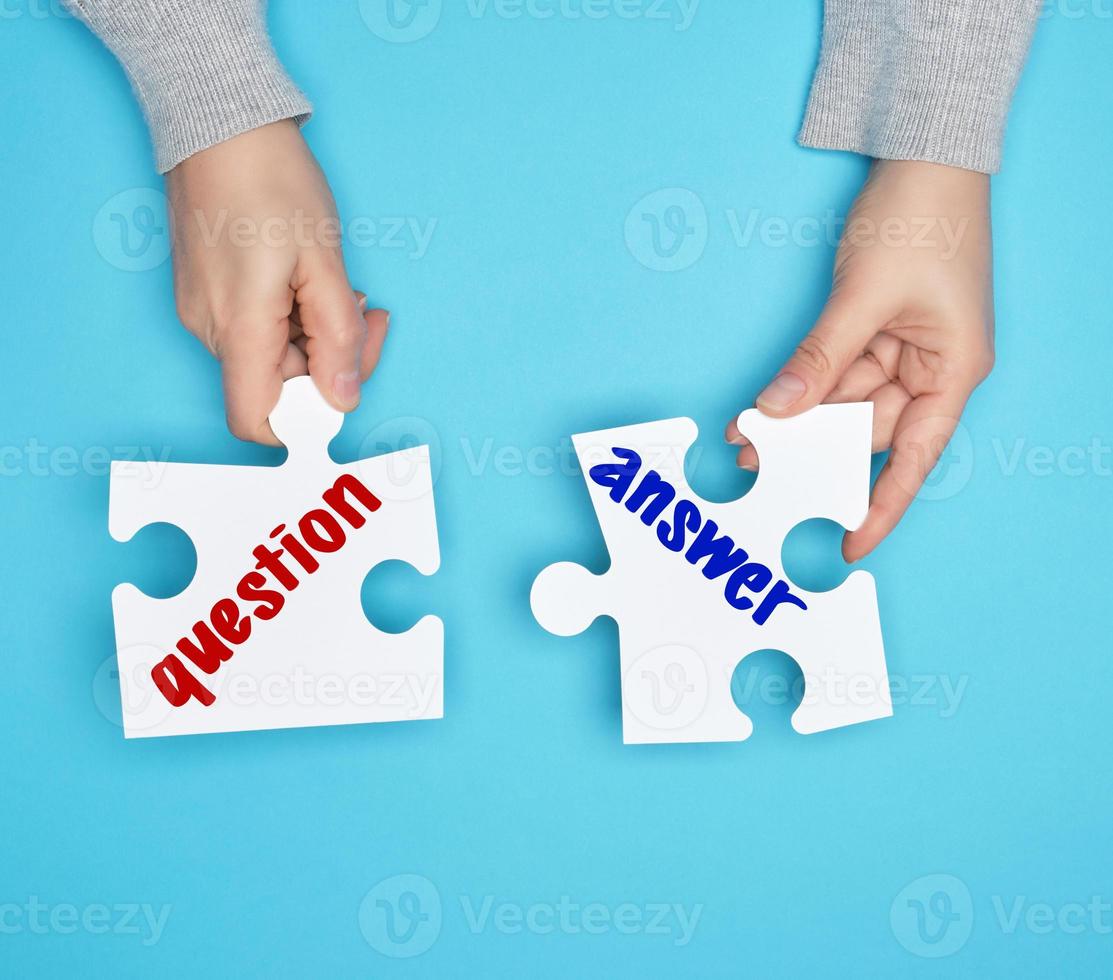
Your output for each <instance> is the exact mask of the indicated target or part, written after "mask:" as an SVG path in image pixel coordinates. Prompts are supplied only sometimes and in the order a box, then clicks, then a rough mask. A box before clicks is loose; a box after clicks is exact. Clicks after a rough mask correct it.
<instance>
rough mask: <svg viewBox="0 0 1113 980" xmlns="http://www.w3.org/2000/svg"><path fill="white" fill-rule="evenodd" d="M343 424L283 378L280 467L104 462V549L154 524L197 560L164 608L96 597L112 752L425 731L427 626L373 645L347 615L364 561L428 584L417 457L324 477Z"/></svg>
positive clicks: (369, 462)
mask: <svg viewBox="0 0 1113 980" xmlns="http://www.w3.org/2000/svg"><path fill="white" fill-rule="evenodd" d="M342 421H343V416H342V415H341V413H340V412H337V411H335V410H334V409H333V408H331V407H330V406H329V405H328V404H327V403H326V402H325V400H324V399H323V398H322V397H321V395H320V393H319V392H318V391H317V389H316V386H315V385H314V383H313V382H312V381H311V380H310V379H309V378H307V377H301V378H294V379H292V380H290V381H287V382H286V384H285V386H284V387H283V390H282V395H281V398H280V399H279V402H278V405H277V407H276V408H275V410H274V412H273V413H272V414H271V425H272V427H273V429H274V432H275V434H276V435H277V436H278V438H279V439H281V440H282V442H283V443H284V444H285V445H286V447H287V448H288V450H289V455H288V458H287V459H286V461H285V462H284V463H283V464H282V465H280V466H277V467H271V466H215V465H205V464H194V463H168V464H167V463H156V464H142V463H136V462H127V463H121V462H114V463H113V464H112V477H111V488H110V502H109V518H108V523H109V530H110V532H111V534H112V536H113V537H114V538H116V539H117V540H118V541H127V540H129V539H130V538H131V537H133V536H134V535H135V534H136V532H138V531H139V530H140V529H142V528H143V527H145V526H147V525H149V524H153V523H156V522H166V523H169V524H175V525H177V526H178V527H180V528H181V529H182V530H183V531H185V532H186V534H188V535H189V537H190V538H191V539H192V541H193V545H194V548H195V549H196V552H197V571H196V573H195V575H194V577H193V580H192V581H191V582H190V584H189V586H188V587H187V588H186V589H185V590H184V591H183V592H181V593H180V594H178V595H176V596H173V597H172V598H169V599H152V598H151V597H150V596H147V595H145V594H143V593H142V592H140V591H139V590H138V589H137V588H135V586H133V585H127V584H125V585H120V586H117V588H116V589H115V590H114V591H113V593H112V612H113V618H114V620H115V626H116V652H117V659H118V662H119V671H120V691H121V700H122V702H123V714H124V735H125V737H127V738H144V737H150V736H160V735H192V734H199V733H205V732H231V731H250V730H256V729H268V728H298V727H304V726H310V725H345V724H359V723H364V722H379V721H409V720H415V719H419V718H440V717H442V714H443V689H442V679H443V649H444V628H443V625H442V623H441V621H440V620H439V619H437V618H436V617H434V616H426V617H424V618H423V619H422V620H421V621H420V622H418V623H417V624H416V625H415V626H414V627H413V628H412V629H410V630H409V631H408V632H405V633H400V634H392V633H384V632H381V631H380V630H378V629H376V628H375V627H374V626H372V625H371V624H370V623H369V622H368V621H367V618H366V617H365V616H364V614H363V610H362V608H361V604H360V591H361V587H362V585H363V581H364V579H365V578H366V576H367V574H368V572H370V570H371V569H372V568H373V567H374V566H375V565H378V564H380V563H381V562H384V561H389V560H391V559H398V560H401V561H405V562H408V563H409V564H410V565H412V566H414V567H415V568H416V569H417V570H418V571H419V572H422V573H423V574H425V575H431V574H433V572H435V571H436V570H437V567H438V565H439V563H440V553H439V549H438V545H437V525H436V515H435V513H434V509H433V484H432V477H431V472H430V466H429V450H428V447H427V446H417V447H415V448H412V449H405V450H403V451H401V452H395V453H390V454H389V455H384V456H377V457H374V458H371V459H364V460H359V461H357V462H355V463H350V464H347V465H344V466H340V465H338V464H336V463H334V462H333V461H332V459H331V458H330V457H329V454H328V443H329V440H330V439H331V438H332V437H333V436H334V435H336V433H337V432H338V431H339V430H340V425H341V422H342ZM202 641H206V642H202Z"/></svg>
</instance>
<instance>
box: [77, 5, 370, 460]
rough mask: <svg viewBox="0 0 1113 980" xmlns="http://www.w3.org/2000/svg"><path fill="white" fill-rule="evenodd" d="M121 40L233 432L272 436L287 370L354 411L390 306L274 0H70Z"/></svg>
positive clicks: (187, 307) (179, 274)
mask: <svg viewBox="0 0 1113 980" xmlns="http://www.w3.org/2000/svg"><path fill="white" fill-rule="evenodd" d="M67 3H68V4H69V5H70V7H71V9H73V10H74V11H75V12H76V13H77V14H78V15H79V16H80V17H81V18H82V19H84V20H85V21H86V23H88V24H89V26H90V27H91V28H92V29H93V30H94V31H96V33H97V34H99V35H100V37H101V38H102V39H103V40H104V41H105V43H106V44H108V46H109V47H110V48H111V49H112V50H113V51H114V52H115V54H116V55H117V57H118V58H119V59H120V62H121V63H122V64H123V66H124V68H125V70H126V71H127V73H128V75H129V77H130V78H131V81H132V84H133V85H134V87H135V91H136V94H137V95H138V98H139V101H140V102H141V103H142V105H143V109H144V112H145V113H146V116H147V120H148V122H149V124H150V128H151V135H152V139H153V141H154V145H155V157H156V161H157V165H158V169H159V171H160V172H163V173H166V175H167V180H166V182H167V191H168V195H169V200H170V212H171V217H172V219H173V222H172V224H173V230H174V287H175V293H176V295H177V303H178V313H179V316H180V317H181V319H182V321H183V322H184V323H185V325H186V327H187V329H188V330H189V331H190V332H191V333H192V334H194V335H195V336H196V337H197V338H198V339H199V340H201V342H202V343H204V344H205V346H206V347H207V348H208V349H209V350H210V351H211V352H212V354H213V355H214V356H216V357H217V358H218V359H219V360H220V363H221V368H222V373H223V378H224V400H225V408H226V412H227V416H228V426H229V428H230V429H231V431H232V432H233V433H234V434H235V435H237V436H239V437H240V438H242V439H249V440H254V441H257V442H268V443H273V442H275V441H276V440H275V437H274V433H273V432H272V431H271V428H270V424H269V422H268V421H267V419H268V416H269V415H270V412H271V409H273V408H274V406H275V404H276V403H277V401H278V395H279V393H280V392H281V390H282V382H283V380H284V379H285V378H289V377H292V376H294V375H298V374H309V375H311V376H312V377H313V379H314V381H316V383H317V387H318V389H319V390H320V392H321V394H322V395H323V396H324V398H325V399H326V400H327V401H329V402H330V403H331V404H332V405H333V406H334V407H336V408H338V409H340V410H341V411H351V410H352V409H354V408H355V407H356V405H358V404H359V398H360V385H361V384H362V383H363V382H364V381H366V380H367V378H368V376H369V375H370V374H371V371H372V370H373V369H374V367H375V364H376V362H377V361H378V357H379V351H380V350H381V348H382V345H383V340H384V338H385V335H386V329H387V313H386V311H385V310H368V309H367V301H366V297H364V296H363V294H362V293H358V292H354V291H353V290H352V287H351V285H350V283H349V280H348V275H347V272H346V271H345V268H344V257H343V253H342V247H341V246H342V243H341V240H340V234H339V227H340V224H339V221H338V219H337V215H336V205H335V203H334V201H333V197H332V193H331V191H330V190H329V186H328V181H327V180H326V179H325V175H324V174H323V173H322V172H321V169H320V167H319V166H318V165H317V161H316V160H315V159H314V158H313V154H312V153H311V152H310V150H309V147H308V146H307V145H306V143H305V140H304V139H303V138H302V135H301V133H300V131H299V129H298V126H297V125H296V123H300V122H302V121H304V120H305V119H306V118H307V117H308V115H309V112H310V106H309V102H308V101H307V100H306V98H305V96H304V95H302V94H301V92H299V91H298V89H297V87H296V86H295V85H294V83H293V82H292V81H291V80H290V78H289V77H288V76H287V75H286V72H285V71H284V70H283V69H282V66H281V65H280V64H279V63H278V59H277V58H276V57H275V54H274V50H273V49H272V47H271V43H270V39H269V37H268V36H267V29H266V17H265V15H266V4H265V2H264V0H191V2H187V0H67Z"/></svg>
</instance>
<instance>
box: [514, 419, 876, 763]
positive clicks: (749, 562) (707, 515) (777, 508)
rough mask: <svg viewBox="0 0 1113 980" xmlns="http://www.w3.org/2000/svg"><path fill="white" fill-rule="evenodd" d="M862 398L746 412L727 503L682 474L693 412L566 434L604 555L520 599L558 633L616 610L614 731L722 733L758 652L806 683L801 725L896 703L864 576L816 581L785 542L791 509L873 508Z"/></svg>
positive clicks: (649, 737) (710, 736) (817, 725)
mask: <svg viewBox="0 0 1113 980" xmlns="http://www.w3.org/2000/svg"><path fill="white" fill-rule="evenodd" d="M872 410H873V408H872V405H870V404H868V403H866V404H851V405H823V406H820V407H818V408H815V409H813V410H811V411H810V412H806V413H804V414H803V415H800V416H797V417H796V418H792V419H771V418H768V417H766V416H765V415H762V414H761V413H760V412H758V411H757V410H756V409H750V410H749V411H746V412H743V413H742V414H741V415H740V416H739V419H738V427H739V429H740V430H741V431H742V433H743V434H744V435H745V436H746V437H747V438H748V439H750V441H751V442H752V443H753V445H754V447H755V448H756V449H757V452H758V457H759V459H760V461H761V468H760V472H759V474H758V478H757V482H756V483H755V485H754V487H753V489H752V490H751V491H750V492H749V493H748V494H746V495H745V496H744V497H742V498H741V499H739V500H735V501H732V502H730V503H725V504H716V503H709V502H708V501H705V500H702V499H700V498H699V497H698V496H696V494H695V493H694V492H693V491H692V490H691V488H690V487H689V486H688V482H687V480H686V479H685V476H684V458H685V456H686V455H687V453H688V450H689V449H690V447H691V446H692V444H693V443H694V442H695V439H696V426H695V423H694V422H692V421H691V419H670V420H668V421H663V422H648V423H645V424H642V425H631V426H626V427H623V428H618V429H607V430H603V431H600V432H590V433H586V434H583V435H578V436H574V437H573V440H572V441H573V444H574V445H575V448H576V454H577V455H578V457H579V460H580V465H581V467H582V469H583V474H584V480H585V482H586V483H587V487H588V491H589V493H590V495H591V501H592V504H593V505H594V507H595V513H596V516H597V517H598V520H599V525H600V527H601V528H602V531H603V537H604V539H605V541H606V544H607V550H608V551H609V553H610V556H611V567H610V569H609V570H608V571H607V572H605V573H604V574H602V575H593V574H592V573H590V572H588V571H587V570H586V569H584V568H582V567H581V566H579V565H575V564H570V563H567V562H563V563H559V564H556V565H551V566H549V567H548V568H546V569H545V570H544V571H542V572H541V574H540V575H539V576H538V577H537V580H536V581H535V582H534V585H533V589H532V592H531V594H530V603H531V605H532V607H533V612H534V616H535V617H536V618H537V621H538V622H539V623H540V624H541V625H542V626H543V627H544V628H545V629H547V630H548V631H549V632H551V633H555V634H557V635H558V636H571V635H574V634H576V633H580V632H582V631H583V630H585V629H587V627H588V626H589V625H590V624H591V623H592V621H593V620H595V619H596V618H597V617H599V616H611V617H612V618H613V619H615V621H616V622H617V623H618V632H619V644H620V659H621V666H622V731H623V741H624V742H626V743H628V744H629V743H646V742H734V741H741V740H743V739H745V738H748V737H749V735H750V734H751V732H752V729H753V725H752V723H751V721H750V719H749V718H748V717H747V716H746V715H745V714H744V713H742V712H741V711H739V709H738V707H737V705H736V704H735V702H734V700H733V698H732V697H731V691H730V685H731V677H732V675H733V674H734V670H735V668H736V667H737V666H738V664H739V663H740V662H741V661H742V660H743V659H744V658H745V657H746V656H748V655H749V654H751V653H754V652H756V651H758V650H765V649H776V650H781V651H783V652H784V653H786V654H788V655H789V656H790V657H792V658H793V659H794V660H795V661H796V662H797V664H799V666H800V668H801V670H802V671H803V673H804V682H805V688H804V695H803V699H802V702H801V704H800V706H799V707H798V708H797V709H796V711H795V713H794V714H793V716H792V724H793V727H794V728H795V729H796V730H797V731H798V732H801V733H804V734H807V733H812V732H820V731H825V730H827V729H830V728H838V727H841V726H843V725H851V724H855V723H857V722H861V721H869V720H871V719H874V718H884V717H888V716H889V715H891V714H892V703H891V699H890V694H889V681H888V674H887V671H886V667H885V653H884V648H883V646H882V641H881V625H880V619H879V617H878V610H877V592H876V588H875V586H874V580H873V577H872V576H871V575H870V574H869V573H868V572H865V571H861V570H859V571H855V572H852V573H851V574H850V575H849V576H848V577H847V579H846V581H845V582H843V584H842V585H840V586H839V587H838V588H836V589H833V590H831V591H829V592H822V593H812V592H807V591H805V590H802V589H799V588H797V587H796V586H795V585H794V584H792V583H791V582H790V581H789V580H788V578H787V576H786V575H785V573H784V568H783V567H782V564H781V548H782V545H783V543H784V539H785V537H786V535H787V534H788V533H789V532H790V531H791V530H792V529H793V528H794V527H795V526H796V525H798V524H800V523H801V522H802V521H805V520H808V519H811V518H827V519H829V520H832V521H837V522H838V523H839V524H841V525H843V527H845V528H848V529H853V528H856V527H858V526H859V525H860V524H861V523H862V521H863V520H864V519H865V516H866V511H867V508H868V506H869V475H870V432H871V425H872Z"/></svg>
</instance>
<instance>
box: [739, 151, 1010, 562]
mask: <svg viewBox="0 0 1113 980" xmlns="http://www.w3.org/2000/svg"><path fill="white" fill-rule="evenodd" d="M992 366H993V282H992V240H991V233H990V220H989V177H988V176H987V175H986V174H980V173H975V172H973V171H969V170H960V169H957V168H955V167H945V166H941V165H938V164H931V163H920V162H915V161H892V160H879V161H877V162H876V163H875V164H874V166H873V169H872V170H871V172H870V176H869V178H868V180H867V181H866V184H865V186H864V187H863V189H862V191H861V193H860V194H859V195H858V198H857V200H856V201H855V203H854V207H853V208H852V209H851V212H850V215H849V216H848V218H847V223H846V228H845V230H844V232H843V237H842V241H841V242H840V244H839V249H838V253H837V256H836V259H835V276H834V287H833V288H832V290H831V295H830V298H829V299H828V302H827V305H826V307H825V308H824V310H823V313H822V315H821V316H820V318H819V321H818V322H817V323H816V325H815V327H814V329H813V330H812V332H811V333H810V334H808V336H807V337H805V338H804V340H803V341H802V342H801V344H800V346H799V347H797V348H796V352H795V353H794V354H793V355H792V357H791V358H790V359H789V361H788V363H787V364H786V365H785V366H784V367H783V368H782V369H781V371H780V373H779V374H778V375H777V376H776V377H775V378H774V379H773V380H772V381H771V382H770V383H769V385H768V386H767V387H766V388H765V390H764V391H763V392H762V393H761V394H760V395H759V396H758V398H757V407H758V408H759V409H760V410H761V411H762V412H764V413H765V414H766V415H770V416H773V417H774V418H787V417H790V416H793V415H799V414H800V413H801V412H804V411H807V410H808V409H809V408H812V407H814V406H816V405H818V404H820V403H821V402H855V401H871V402H873V406H874V415H873V451H874V452H882V451H883V450H886V449H888V450H890V456H889V460H888V462H887V463H886V464H885V468H884V469H883V470H882V472H881V475H880V476H879V477H878V479H877V483H876V485H875V486H874V488H873V494H872V497H871V499H870V509H869V513H868V515H867V517H866V520H865V522H864V523H863V524H862V526H861V527H860V528H858V530H856V531H851V532H848V533H847V535H846V537H845V538H844V539H843V556H844V557H845V558H846V560H847V561H851V562H853V561H857V560H858V559H859V558H862V557H864V556H865V555H867V554H869V553H870V552H871V551H872V550H873V549H874V548H875V547H876V546H877V545H878V544H879V543H880V541H881V540H882V539H883V538H884V537H885V536H886V535H887V534H888V533H889V532H890V531H892V530H893V528H894V527H895V526H896V524H897V522H898V521H900V519H901V517H902V516H903V515H904V512H905V511H906V510H907V509H908V506H909V504H911V502H912V500H913V498H914V497H915V496H916V494H917V493H918V492H919V489H920V487H921V485H922V484H923V482H924V480H925V478H926V477H927V475H928V474H929V473H930V472H931V470H932V468H933V467H934V466H935V463H936V461H937V460H938V459H939V456H940V454H941V453H942V452H943V449H944V448H945V447H946V445H947V442H948V441H949V440H950V437H951V434H952V433H953V432H954V430H955V427H956V426H957V425H958V421H959V416H960V415H961V414H962V411H963V408H964V407H965V405H966V401H967V399H968V398H969V397H970V394H971V392H973V390H974V389H975V388H976V387H977V386H978V384H980V383H981V382H982V381H983V380H984V379H985V377H986V376H987V375H988V374H989V372H990V369H991V368H992ZM726 438H727V441H729V442H732V443H734V444H735V445H738V446H740V447H741V448H740V450H739V453H738V465H739V466H742V467H744V468H747V469H756V468H757V465H758V458H757V453H756V452H755V451H754V448H753V446H751V445H749V443H748V442H747V440H746V439H745V438H744V437H743V436H742V435H741V433H739V431H738V428H737V425H736V424H735V422H733V421H732V422H731V423H730V425H728V426H727V433H726Z"/></svg>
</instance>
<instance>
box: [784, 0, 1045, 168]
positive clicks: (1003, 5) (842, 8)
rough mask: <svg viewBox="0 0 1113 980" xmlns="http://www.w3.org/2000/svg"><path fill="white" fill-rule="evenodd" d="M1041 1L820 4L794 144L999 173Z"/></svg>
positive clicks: (837, 0)
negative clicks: (811, 72)
mask: <svg viewBox="0 0 1113 980" xmlns="http://www.w3.org/2000/svg"><path fill="white" fill-rule="evenodd" d="M1040 6H1041V2H1040V0H825V3H824V24H823V47H822V51H821V53H820V60H819V69H818V71H817V72H816V76H815V81H814V82H813V83H812V91H811V98H810V100H809V102H808V108H807V113H806V115H805V118H804V126H803V129H802V130H801V131H800V135H799V141H800V143H801V144H802V145H804V146H814V147H819V148H822V149H830V150H852V151H854V152H857V153H864V154H866V155H867V156H871V157H879V158H882V159H888V160H927V161H929V162H932V163H943V164H948V165H950V166H953V167H962V168H964V169H967V170H978V171H982V172H984V173H996V172H997V171H998V170H999V169H1000V166H1001V143H1002V140H1003V138H1004V131H1005V117H1006V116H1007V114H1008V110H1009V103H1010V101H1011V100H1012V94H1013V89H1014V88H1015V87H1016V82H1017V79H1018V77H1019V76H1020V70H1021V68H1022V67H1023V65H1024V59H1025V57H1026V55H1027V52H1028V47H1029V44H1030V43H1031V39H1032V32H1033V30H1034V28H1035V24H1036V20H1037V18H1038V16H1039V11H1040Z"/></svg>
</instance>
